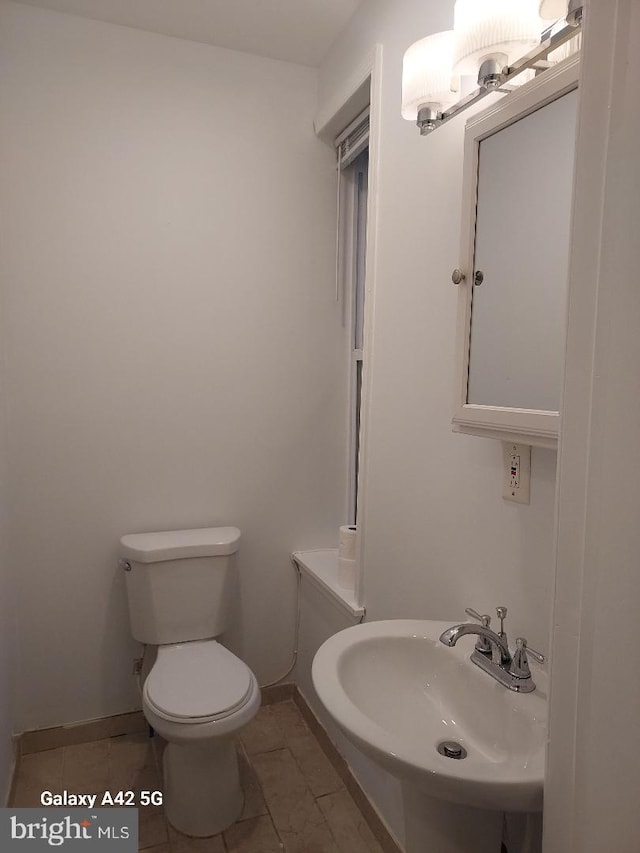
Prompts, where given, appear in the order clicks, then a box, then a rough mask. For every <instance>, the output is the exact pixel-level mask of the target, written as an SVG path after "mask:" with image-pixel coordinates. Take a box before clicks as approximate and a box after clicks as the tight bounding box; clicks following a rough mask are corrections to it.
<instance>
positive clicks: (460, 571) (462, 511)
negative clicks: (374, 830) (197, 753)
mask: <svg viewBox="0 0 640 853" xmlns="http://www.w3.org/2000/svg"><path fill="white" fill-rule="evenodd" d="M452 22H453V0H441V2H439V3H430V4H426V3H424V2H422V1H421V0H398V2H394V3H387V2H384V0H366V2H364V3H363V5H362V6H361V7H360V9H359V10H358V12H357V13H356V15H355V17H354V18H353V20H352V21H351V23H350V25H349V27H348V28H347V30H346V31H345V32H344V33H343V35H342V36H341V38H340V39H339V40H338V41H337V43H336V44H335V45H334V47H333V49H332V50H331V52H330V53H329V55H328V57H327V59H326V61H325V63H324V64H323V66H322V68H321V73H320V109H321V110H322V109H323V108H326V105H327V104H333V103H335V100H336V97H337V95H336V93H338V92H339V91H340V89H341V88H342V87H344V81H345V80H346V79H348V78H349V76H350V75H351V74H353V73H354V69H356V68H357V67H358V66H359V65H360V63H361V61H362V58H363V57H364V56H365V55H366V54H367V52H368V51H369V50H370V49H371V47H372V45H373V44H375V43H380V44H382V48H383V82H382V104H381V141H380V171H379V175H378V191H379V195H378V233H377V259H376V263H375V293H374V295H373V298H374V305H373V327H372V336H371V337H370V338H369V339H368V341H367V344H366V345H367V348H368V352H367V359H368V370H369V371H370V379H371V383H370V395H369V399H368V409H367V412H366V418H367V423H366V431H367V433H366V444H365V448H366V449H365V458H364V460H363V466H364V477H365V489H364V495H363V496H362V502H361V507H362V517H361V526H362V530H363V537H364V554H363V562H364V603H365V605H366V608H367V619H368V620H371V619H383V618H394V617H418V618H420V617H423V618H437V619H447V620H451V622H452V623H454V622H456V621H462V620H464V619H465V618H466V617H465V614H464V608H465V606H469V605H471V606H473V607H475V608H477V609H478V610H480V611H481V612H488V613H493V612H495V611H494V608H495V606H496V605H506V606H507V607H508V608H509V615H508V621H507V625H506V628H507V630H508V633H509V636H510V637H511V639H512V640H513V639H515V637H516V636H518V635H522V636H525V637H527V638H528V639H529V641H530V643H531V645H532V646H533V647H534V648H538V649H540V650H541V651H545V652H547V651H549V642H550V640H549V628H550V607H551V598H552V580H553V525H554V500H555V467H556V454H555V453H553V452H551V451H543V450H538V449H535V448H534V450H533V453H532V472H531V504H530V505H529V506H520V505H516V504H512V503H507V502H505V501H503V499H502V497H501V494H502V492H501V483H502V476H503V470H502V448H501V445H500V443H499V442H497V441H493V440H487V439H482V438H475V437H467V436H461V435H454V434H453V433H452V432H451V426H450V420H451V415H452V402H453V387H454V368H455V350H454V347H455V341H454V337H455V327H456V299H457V292H456V288H455V287H454V286H453V285H452V284H451V281H450V276H451V270H452V269H453V268H454V267H456V266H458V265H459V263H460V258H459V235H460V212H461V192H462V186H461V183H462V149H463V128H464V118H462V119H458V120H456V121H453V122H451V123H449V124H448V125H446V126H444V127H442V128H441V129H440V130H438V131H437V133H435V134H433V135H431V136H429V137H427V138H422V137H420V135H419V133H418V131H417V130H416V128H415V126H413V125H412V124H410V123H408V122H405V121H403V120H402V118H401V117H400V88H401V73H402V55H403V53H404V51H405V50H406V48H407V47H408V46H409V44H411V43H412V42H413V41H415V40H416V39H418V38H420V37H422V36H425V35H427V34H429V33H431V32H436V31H439V30H443V29H448V28H450V27H451V26H452ZM469 652H471V641H469ZM363 782H364V784H365V787H367V789H368V790H369V791H370V792H372V793H373V792H374V789H375V786H376V784H377V782H376V780H374V779H366V778H364V779H363ZM378 805H379V806H380V808H381V809H382V811H383V813H384V814H385V817H386V818H387V820H388V821H389V823H390V825H391V828H392V830H393V832H394V833H395V834H396V836H397V837H398V838H399V839H400V840H401V841H402V840H403V835H404V826H403V825H402V821H401V818H400V819H398V816H397V810H395V809H394V810H393V811H391V810H389V809H386V806H385V803H384V802H378Z"/></svg>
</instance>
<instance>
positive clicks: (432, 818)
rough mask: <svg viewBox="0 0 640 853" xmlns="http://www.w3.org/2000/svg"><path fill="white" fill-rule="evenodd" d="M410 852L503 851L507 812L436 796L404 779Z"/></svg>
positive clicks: (407, 844) (407, 840)
mask: <svg viewBox="0 0 640 853" xmlns="http://www.w3.org/2000/svg"><path fill="white" fill-rule="evenodd" d="M402 799H403V804H404V817H405V830H406V836H405V850H406V853H424V851H425V850H433V851H436V850H437V851H438V853H470V851H473V853H500V847H501V844H502V828H503V818H504V816H503V813H502V812H498V811H489V810H488V809H487V810H485V809H473V808H470V807H469V806H461V805H457V804H456V803H449V802H447V801H445V800H436V799H435V798H434V797H430V796H428V795H427V794H423V793H422V791H420V790H419V789H418V788H417V787H416V786H415V785H412V784H410V783H408V782H403V783H402Z"/></svg>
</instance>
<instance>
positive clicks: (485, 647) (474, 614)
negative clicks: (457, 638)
mask: <svg viewBox="0 0 640 853" xmlns="http://www.w3.org/2000/svg"><path fill="white" fill-rule="evenodd" d="M464 612H465V613H466V614H468V615H469V616H471V618H472V619H477V620H478V622H480V623H482V627H483V628H488V627H489V626H490V625H491V616H489V614H488V613H485V614H484V616H481V615H480V613H478V611H477V610H474V609H473V607H465V609H464ZM476 651H477V652H482V653H483V654H485V655H491V654H492V649H491V643H490V642H489V640H487V638H486V637H478V640H477V642H476Z"/></svg>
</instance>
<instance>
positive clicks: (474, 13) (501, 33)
mask: <svg viewBox="0 0 640 853" xmlns="http://www.w3.org/2000/svg"><path fill="white" fill-rule="evenodd" d="M453 21H454V23H453V30H454V33H455V46H454V53H453V67H454V71H457V73H458V74H469V75H470V74H473V75H477V77H478V86H480V88H481V89H484V88H486V89H499V88H500V87H501V86H502V85H503V84H504V83H505V82H506V74H505V72H504V69H506V68H508V66H509V65H510V63H511V62H513V60H515V59H517V58H518V57H519V56H522V54H523V53H526V52H527V51H528V50H531V49H532V48H533V47H535V46H536V45H537V44H538V43H539V42H540V31H541V30H542V21H541V20H540V15H539V0H481V2H478V0H456V5H455V7H454V12H453Z"/></svg>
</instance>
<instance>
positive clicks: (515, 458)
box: [502, 442, 531, 504]
mask: <svg viewBox="0 0 640 853" xmlns="http://www.w3.org/2000/svg"><path fill="white" fill-rule="evenodd" d="M502 449H503V453H504V477H503V486H502V497H503V498H504V499H505V500H506V501H515V503H519V504H528V503H529V500H530V483H531V447H530V446H529V445H528V444H510V443H507V442H503V445H502Z"/></svg>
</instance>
